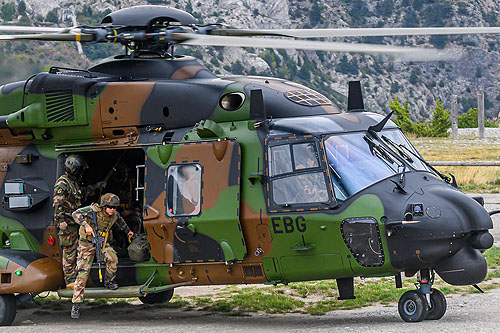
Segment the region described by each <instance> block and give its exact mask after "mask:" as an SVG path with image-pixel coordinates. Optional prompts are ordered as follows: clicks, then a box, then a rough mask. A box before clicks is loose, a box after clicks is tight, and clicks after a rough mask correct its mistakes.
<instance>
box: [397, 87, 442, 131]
mask: <svg viewBox="0 0 500 333" xmlns="http://www.w3.org/2000/svg"><path fill="white" fill-rule="evenodd" d="M389 107H390V108H391V110H392V111H394V113H395V114H396V119H395V120H394V122H395V123H396V125H398V126H399V127H401V129H402V130H403V132H405V133H411V134H414V135H416V136H417V137H422V136H431V137H445V136H448V135H449V133H448V131H447V130H448V128H450V126H451V121H450V111H448V110H446V109H445V108H444V105H443V103H441V102H440V100H439V98H438V99H437V100H436V104H435V106H434V110H433V112H432V121H431V122H428V121H427V122H425V123H415V122H413V121H412V120H411V118H410V109H409V106H408V101H407V102H405V103H404V106H403V105H401V103H400V102H399V100H398V98H397V97H396V95H394V101H390V102H389Z"/></svg>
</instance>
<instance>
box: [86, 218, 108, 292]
mask: <svg viewBox="0 0 500 333" xmlns="http://www.w3.org/2000/svg"><path fill="white" fill-rule="evenodd" d="M89 215H91V217H92V222H93V223H94V235H95V236H94V237H92V243H93V244H95V258H96V261H97V266H98V268H99V282H102V266H101V265H103V264H104V267H106V264H105V261H104V246H106V241H107V239H108V235H107V233H106V232H104V231H99V230H98V229H97V213H96V212H91V214H89Z"/></svg>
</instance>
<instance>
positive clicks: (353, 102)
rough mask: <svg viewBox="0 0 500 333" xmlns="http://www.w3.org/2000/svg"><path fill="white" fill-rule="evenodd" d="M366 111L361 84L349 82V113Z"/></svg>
mask: <svg viewBox="0 0 500 333" xmlns="http://www.w3.org/2000/svg"><path fill="white" fill-rule="evenodd" d="M356 111H358V112H359V111H365V104H364V103H363V92H362V91H361V82H359V81H349V91H348V93H347V112H356Z"/></svg>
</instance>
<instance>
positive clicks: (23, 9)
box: [17, 0, 26, 15]
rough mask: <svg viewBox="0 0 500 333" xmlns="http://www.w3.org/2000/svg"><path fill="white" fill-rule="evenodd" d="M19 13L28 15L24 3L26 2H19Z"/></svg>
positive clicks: (22, 0)
mask: <svg viewBox="0 0 500 333" xmlns="http://www.w3.org/2000/svg"><path fill="white" fill-rule="evenodd" d="M17 12H18V13H19V14H21V15H23V14H24V13H26V2H24V0H21V1H19V4H18V5H17Z"/></svg>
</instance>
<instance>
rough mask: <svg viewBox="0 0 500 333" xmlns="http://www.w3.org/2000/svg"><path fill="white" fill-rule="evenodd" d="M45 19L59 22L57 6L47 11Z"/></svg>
mask: <svg viewBox="0 0 500 333" xmlns="http://www.w3.org/2000/svg"><path fill="white" fill-rule="evenodd" d="M45 21H47V22H52V23H57V22H59V16H58V15H57V8H54V9H52V10H50V11H49V12H48V13H47V16H45Z"/></svg>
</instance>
